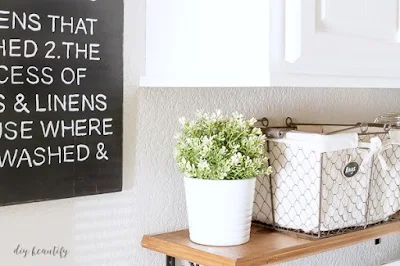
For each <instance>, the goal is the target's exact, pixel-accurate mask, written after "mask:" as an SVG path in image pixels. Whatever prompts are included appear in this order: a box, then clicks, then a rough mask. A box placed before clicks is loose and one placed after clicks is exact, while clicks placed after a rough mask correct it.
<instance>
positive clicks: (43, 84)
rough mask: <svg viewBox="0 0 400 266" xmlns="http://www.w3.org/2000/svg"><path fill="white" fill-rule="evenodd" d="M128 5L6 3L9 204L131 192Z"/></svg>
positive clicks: (64, 0)
mask: <svg viewBox="0 0 400 266" xmlns="http://www.w3.org/2000/svg"><path fill="white" fill-rule="evenodd" d="M123 10H124V9H123V0H97V1H96V0H40V1H34V0H1V1H0V205H3V206H4V205H11V204H19V203H27V202H35V201H43V200H55V199H61V198H70V197H77V196H84V195H94V194H102V193H110V192H117V191H121V190H122V114H123V109H122V104H123V49H122V47H123Z"/></svg>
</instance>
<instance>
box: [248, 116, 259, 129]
mask: <svg viewBox="0 0 400 266" xmlns="http://www.w3.org/2000/svg"><path fill="white" fill-rule="evenodd" d="M255 123H257V119H255V118H254V117H253V118H251V119H250V120H249V125H250V126H251V127H252V126H253V125H254V124H255Z"/></svg>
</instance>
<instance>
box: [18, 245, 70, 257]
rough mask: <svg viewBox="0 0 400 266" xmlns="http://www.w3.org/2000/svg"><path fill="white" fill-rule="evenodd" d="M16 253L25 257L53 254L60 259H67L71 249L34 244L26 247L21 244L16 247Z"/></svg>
mask: <svg viewBox="0 0 400 266" xmlns="http://www.w3.org/2000/svg"><path fill="white" fill-rule="evenodd" d="M14 254H15V255H17V256H21V257H22V258H24V259H25V258H27V257H37V256H52V257H56V258H60V259H65V258H66V257H67V256H68V254H69V250H68V249H66V248H65V247H63V246H53V247H49V248H40V247H36V246H33V247H32V248H31V249H26V248H24V247H22V246H21V245H18V246H17V247H16V248H15V249H14Z"/></svg>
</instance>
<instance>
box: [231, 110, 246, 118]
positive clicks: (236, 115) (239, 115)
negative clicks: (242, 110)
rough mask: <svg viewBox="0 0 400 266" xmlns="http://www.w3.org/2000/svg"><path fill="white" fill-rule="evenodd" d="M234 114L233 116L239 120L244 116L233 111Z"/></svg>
mask: <svg viewBox="0 0 400 266" xmlns="http://www.w3.org/2000/svg"><path fill="white" fill-rule="evenodd" d="M232 116H233V118H235V119H238V120H241V119H243V117H244V116H243V115H242V114H239V113H238V112H234V113H232Z"/></svg>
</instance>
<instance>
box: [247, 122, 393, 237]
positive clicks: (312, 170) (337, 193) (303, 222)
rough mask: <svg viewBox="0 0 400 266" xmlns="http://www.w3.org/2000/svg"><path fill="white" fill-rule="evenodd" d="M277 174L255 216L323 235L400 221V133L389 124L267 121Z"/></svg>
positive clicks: (262, 181) (265, 183) (262, 180)
mask: <svg viewBox="0 0 400 266" xmlns="http://www.w3.org/2000/svg"><path fill="white" fill-rule="evenodd" d="M264 131H265V132H266V134H267V136H269V137H268V140H267V147H266V148H267V151H268V153H269V157H270V158H269V164H270V165H271V166H272V168H273V173H272V174H271V175H269V176H261V177H259V178H258V179H257V183H256V191H255V199H254V208H253V222H255V223H258V224H261V225H265V226H270V227H273V228H274V229H276V230H284V231H287V232H293V233H296V234H301V235H303V236H308V237H314V238H323V237H329V236H334V235H338V234H343V233H347V232H351V231H356V230H363V229H365V228H367V227H370V226H374V225H378V224H382V223H388V222H392V221H398V220H400V216H399V215H398V212H399V210H400V147H399V145H400V131H399V130H397V129H393V128H391V127H390V126H388V125H378V124H369V125H368V124H361V123H359V124H356V125H351V126H350V125H315V124H314V125H310V124H297V125H295V124H294V123H292V122H291V120H290V123H287V127H286V128H268V127H264Z"/></svg>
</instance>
